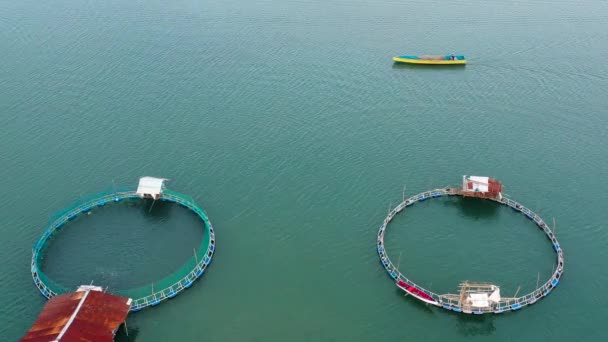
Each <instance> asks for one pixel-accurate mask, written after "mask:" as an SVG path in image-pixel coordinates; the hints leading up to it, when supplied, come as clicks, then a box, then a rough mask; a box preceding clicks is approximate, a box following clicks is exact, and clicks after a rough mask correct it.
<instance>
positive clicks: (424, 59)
mask: <svg viewBox="0 0 608 342" xmlns="http://www.w3.org/2000/svg"><path fill="white" fill-rule="evenodd" d="M393 60H394V61H395V62H399V63H409V64H434V65H462V64H467V60H466V58H465V57H464V56H462V55H447V56H397V57H393Z"/></svg>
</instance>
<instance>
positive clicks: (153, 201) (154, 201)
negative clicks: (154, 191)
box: [148, 198, 156, 212]
mask: <svg viewBox="0 0 608 342" xmlns="http://www.w3.org/2000/svg"><path fill="white" fill-rule="evenodd" d="M154 203H156V198H155V199H153V200H152V205H151V206H150V210H148V212H151V211H152V207H154Z"/></svg>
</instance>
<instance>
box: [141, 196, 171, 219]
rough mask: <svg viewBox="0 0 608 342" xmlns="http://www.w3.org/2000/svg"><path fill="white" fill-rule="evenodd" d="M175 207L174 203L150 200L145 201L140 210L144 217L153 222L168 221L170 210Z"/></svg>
mask: <svg viewBox="0 0 608 342" xmlns="http://www.w3.org/2000/svg"><path fill="white" fill-rule="evenodd" d="M174 206H175V204H174V203H171V202H165V201H154V200H152V199H145V200H144V201H143V202H142V205H141V210H142V211H143V213H144V217H145V218H147V219H151V220H154V221H158V220H168V219H169V217H170V216H171V215H170V214H171V209H172V208H173V207H174Z"/></svg>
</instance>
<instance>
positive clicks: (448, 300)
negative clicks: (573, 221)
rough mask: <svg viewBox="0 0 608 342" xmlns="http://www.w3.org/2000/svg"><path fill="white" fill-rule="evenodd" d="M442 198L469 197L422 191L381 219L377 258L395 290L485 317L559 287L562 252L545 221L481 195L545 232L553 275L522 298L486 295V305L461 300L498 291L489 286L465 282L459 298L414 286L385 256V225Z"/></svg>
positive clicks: (456, 192) (520, 207)
mask: <svg viewBox="0 0 608 342" xmlns="http://www.w3.org/2000/svg"><path fill="white" fill-rule="evenodd" d="M442 196H470V194H468V193H467V192H466V191H463V190H462V189H460V188H443V189H435V190H430V191H425V192H422V193H419V194H417V195H414V196H412V197H409V198H408V199H406V200H405V201H403V202H402V203H400V204H399V205H398V206H397V207H395V208H394V209H393V210H391V211H390V212H389V214H388V216H387V217H386V218H385V219H384V222H383V223H382V225H381V226H380V230H379V231H378V236H377V250H378V255H379V256H380V262H381V263H382V266H383V267H384V268H385V269H386V271H387V272H388V274H389V276H390V277H391V278H392V279H394V281H395V282H396V285H397V287H399V288H400V289H402V290H403V291H405V292H406V293H408V294H409V295H411V296H412V297H415V298H416V299H418V300H420V301H423V302H425V303H428V304H432V305H434V306H438V307H440V308H443V309H447V310H451V311H455V312H462V313H467V314H485V313H495V314H499V313H503V312H506V311H515V310H519V309H521V308H523V307H525V306H526V305H532V304H534V303H536V302H537V301H538V300H540V299H542V298H544V297H546V296H547V295H548V294H549V293H550V292H551V291H552V290H553V289H554V288H555V287H556V286H557V285H558V284H559V281H560V278H561V276H562V274H563V271H564V255H563V252H562V249H561V247H560V245H559V242H558V241H557V238H556V237H555V235H554V234H553V232H552V231H551V229H550V228H549V226H548V225H547V224H546V223H545V221H543V219H542V218H541V217H540V216H538V215H537V214H535V213H534V212H533V211H532V210H530V209H529V208H526V207H525V206H523V205H522V204H520V203H518V202H516V201H514V200H512V199H509V198H506V197H503V196H502V195H501V196H498V197H494V198H490V197H483V196H475V197H481V198H483V199H487V200H491V201H494V202H497V203H500V204H503V205H506V206H508V207H510V208H511V209H513V210H514V211H516V212H519V213H521V214H523V215H524V216H526V217H527V218H528V219H530V220H532V221H534V223H535V224H536V225H537V226H538V228H539V229H540V230H542V231H543V232H544V233H545V235H546V236H547V238H548V239H549V240H550V241H551V243H552V245H553V250H554V251H555V253H556V256H557V268H556V269H555V271H554V272H553V274H552V276H551V278H550V279H549V280H547V281H546V282H545V283H544V284H542V286H540V287H539V288H537V289H535V290H534V291H532V292H530V293H528V294H526V295H524V296H521V297H514V298H504V297H502V298H501V297H500V292H499V291H498V295H497V297H495V298H494V300H492V295H491V296H489V297H488V296H485V304H482V305H475V304H474V303H472V302H471V301H466V302H465V301H463V295H465V294H470V293H472V292H475V290H480V291H484V290H487V291H488V293H489V292H491V290H495V288H497V287H496V286H494V285H489V284H470V283H466V282H465V283H463V284H461V294H460V295H458V294H443V295H440V294H436V293H434V292H431V291H429V290H427V289H425V288H423V287H422V286H420V285H418V284H416V283H414V282H413V281H412V280H410V279H408V278H407V277H406V276H405V275H403V274H402V273H401V272H400V271H399V270H398V269H397V267H396V266H395V265H394V264H393V263H392V262H391V260H390V258H389V256H388V255H387V253H386V250H385V248H384V234H385V233H386V229H387V227H388V224H389V223H390V222H391V220H392V219H393V218H394V217H395V215H397V214H399V213H400V212H402V211H403V209H405V208H408V207H411V206H413V205H414V204H416V202H422V201H426V200H430V199H433V198H439V197H442ZM490 287H491V288H490ZM471 289H473V291H471ZM473 296H475V295H473ZM468 298H471V296H469V297H468ZM488 298H489V299H490V301H488Z"/></svg>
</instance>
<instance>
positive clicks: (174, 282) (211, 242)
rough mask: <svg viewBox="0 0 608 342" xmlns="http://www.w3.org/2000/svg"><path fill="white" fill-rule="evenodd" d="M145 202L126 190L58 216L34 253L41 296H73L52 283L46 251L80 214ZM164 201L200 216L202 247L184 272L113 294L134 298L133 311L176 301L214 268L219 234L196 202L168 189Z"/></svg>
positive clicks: (161, 196)
mask: <svg viewBox="0 0 608 342" xmlns="http://www.w3.org/2000/svg"><path fill="white" fill-rule="evenodd" d="M140 198H142V196H141V194H139V193H138V192H137V191H136V190H133V189H122V190H114V191H110V192H105V193H101V194H97V195H93V196H89V197H88V198H87V199H83V200H81V201H79V202H77V203H74V204H73V205H72V206H70V207H68V208H67V209H65V210H63V211H61V212H59V213H57V214H55V215H54V216H53V217H52V218H51V219H50V220H49V223H48V224H47V226H46V228H45V229H44V233H43V234H42V236H41V237H40V238H39V239H38V241H37V242H36V244H35V245H34V248H33V249H32V263H31V272H32V278H33V279H34V283H35V284H36V287H37V288H38V289H39V290H40V293H42V295H43V296H44V297H46V298H47V299H50V298H52V297H54V296H57V295H61V294H64V293H70V292H73V290H70V289H66V288H64V287H63V286H61V285H59V284H57V283H55V282H54V281H52V280H51V279H49V278H48V277H47V276H46V275H45V274H44V272H43V271H42V267H41V263H42V259H43V257H44V250H45V248H46V246H47V244H48V242H49V240H50V239H51V238H52V237H53V236H54V235H55V234H57V233H58V232H59V231H61V229H62V228H64V226H65V225H66V224H67V223H68V222H69V221H71V220H73V219H75V218H76V217H77V216H78V215H80V214H86V213H88V212H89V211H91V210H94V209H95V208H97V207H102V206H104V205H106V204H109V203H117V202H121V201H123V200H135V199H137V200H139V199H140ZM158 199H159V200H161V201H166V202H172V203H177V204H179V205H181V206H183V207H185V208H188V209H190V210H191V211H193V212H194V213H195V214H196V215H198V216H199V217H200V218H201V220H202V221H203V223H204V226H205V234H204V237H203V241H202V243H201V245H200V247H199V248H198V249H197V250H196V253H195V255H194V256H193V257H191V258H190V259H189V260H188V261H187V262H186V263H185V264H184V265H183V266H182V267H181V268H180V269H178V270H177V271H175V272H174V273H173V274H171V275H170V276H168V277H166V278H164V279H162V280H160V281H157V282H154V283H153V284H150V285H147V286H143V287H140V288H136V289H130V290H119V291H115V292H114V293H113V294H116V295H120V296H124V297H128V298H131V299H132V300H133V301H132V303H131V311H132V312H133V311H139V310H141V309H143V308H145V307H148V306H155V305H158V304H159V303H160V302H162V301H164V300H166V299H170V298H173V297H175V296H176V295H177V294H179V293H180V292H181V291H183V290H185V289H187V288H189V287H190V286H192V284H193V282H194V281H195V280H197V279H198V278H200V277H201V276H202V275H203V273H204V272H205V270H206V269H207V267H209V265H210V264H211V258H212V257H213V253H214V251H215V233H214V231H213V226H212V225H211V222H210V221H209V218H208V217H207V215H206V214H205V212H204V211H203V209H201V208H200V207H199V206H198V205H197V204H196V203H195V202H194V200H192V198H190V197H188V196H186V195H184V194H180V193H178V192H175V191H171V190H168V189H164V191H163V192H162V194H159V196H158Z"/></svg>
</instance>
